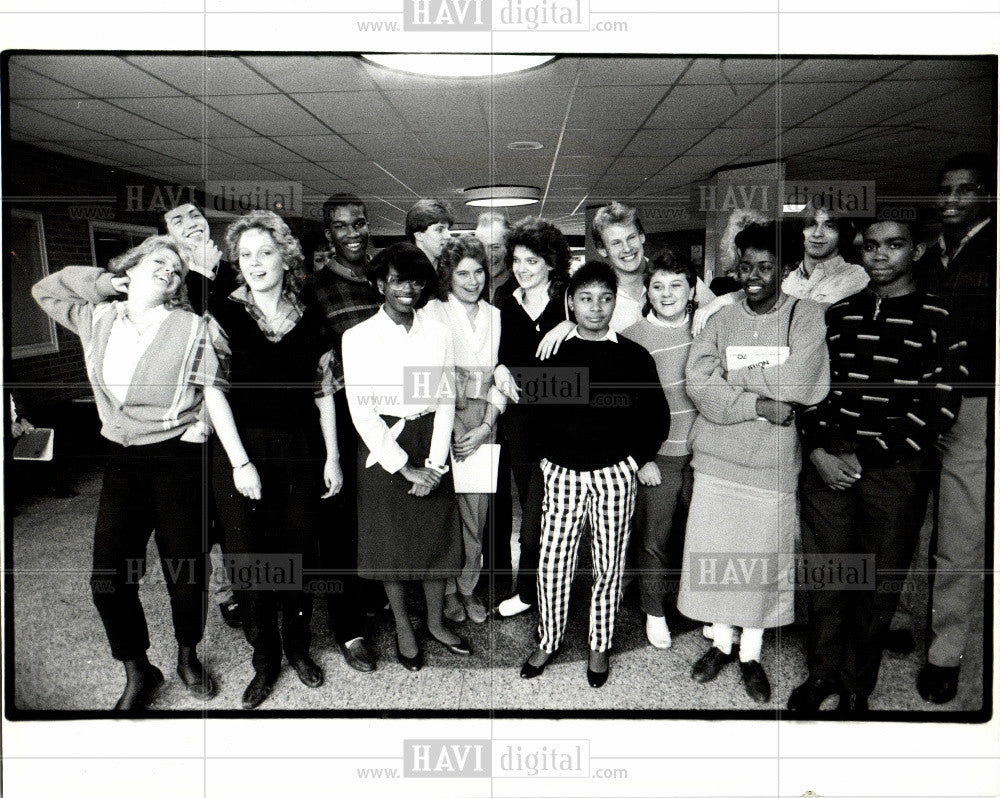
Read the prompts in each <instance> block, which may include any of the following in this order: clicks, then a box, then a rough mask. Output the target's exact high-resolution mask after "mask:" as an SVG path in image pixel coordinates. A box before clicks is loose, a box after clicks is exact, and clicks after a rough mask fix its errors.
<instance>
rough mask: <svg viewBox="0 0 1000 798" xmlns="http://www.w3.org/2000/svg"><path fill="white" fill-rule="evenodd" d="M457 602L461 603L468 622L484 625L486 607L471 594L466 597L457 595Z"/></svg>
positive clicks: (462, 594)
mask: <svg viewBox="0 0 1000 798" xmlns="http://www.w3.org/2000/svg"><path fill="white" fill-rule="evenodd" d="M458 600H459V601H461V602H462V606H464V607H465V614H466V615H467V616H468V618H469V620H470V621H472V622H473V623H486V617H487V613H486V607H484V606H483V605H482V603H481V602H480V601H479V599H477V598H476V597H475V596H474V595H472V594H471V593H470V594H469V595H466V594H465V593H459V594H458Z"/></svg>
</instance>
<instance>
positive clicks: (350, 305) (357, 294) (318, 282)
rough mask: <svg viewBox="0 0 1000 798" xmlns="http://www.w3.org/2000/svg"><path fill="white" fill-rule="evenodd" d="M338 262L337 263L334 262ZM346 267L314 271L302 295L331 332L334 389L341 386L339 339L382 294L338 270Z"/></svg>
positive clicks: (375, 305) (368, 313)
mask: <svg viewBox="0 0 1000 798" xmlns="http://www.w3.org/2000/svg"><path fill="white" fill-rule="evenodd" d="M336 265H339V264H336ZM344 271H346V270H345V269H343V268H341V269H336V270H335V269H334V268H330V267H328V268H326V269H321V270H320V271H318V272H315V273H314V274H313V275H312V279H311V280H310V281H309V283H307V285H306V288H305V290H304V291H303V296H304V298H305V301H306V302H307V303H310V304H312V303H314V304H315V305H316V306H317V307H318V308H319V309H320V310H321V311H322V312H323V315H324V316H325V317H326V324H327V329H328V330H329V331H330V332H331V333H332V335H333V341H334V343H333V352H334V358H333V364H332V367H333V376H332V386H333V390H334V391H339V390H340V389H342V388H343V387H344V367H343V357H342V349H341V341H342V339H343V337H344V333H345V332H347V330H349V329H351V328H352V327H354V326H356V325H358V324H360V323H361V322H363V321H366V320H368V319H370V318H371V317H372V316H374V315H375V314H376V313H378V309H379V308H380V307H381V306H382V297H381V295H380V294H379V293H378V291H376V290H375V289H374V288H372V286H371V284H370V283H368V281H367V280H364V281H361V280H353V279H350V278H348V277H346V276H344V275H343V274H341V272H344Z"/></svg>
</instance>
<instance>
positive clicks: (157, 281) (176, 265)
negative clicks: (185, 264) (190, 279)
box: [127, 249, 182, 305]
mask: <svg viewBox="0 0 1000 798" xmlns="http://www.w3.org/2000/svg"><path fill="white" fill-rule="evenodd" d="M127 274H128V296H129V299H141V300H143V301H146V302H148V303H149V304H151V305H160V304H163V303H164V302H166V301H167V300H168V299H170V298H171V297H173V296H174V295H175V294H176V293H177V292H178V291H179V290H180V287H181V281H182V277H181V275H182V268H181V260H180V258H178V257H177V253H176V252H174V251H173V250H171V249H155V250H153V251H152V252H150V253H149V254H148V255H144V256H143V257H142V258H141V259H140V260H139V262H138V263H136V264H135V266H133V267H132V268H131V269H129V270H128V272H127Z"/></svg>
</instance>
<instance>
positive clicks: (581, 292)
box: [569, 281, 615, 338]
mask: <svg viewBox="0 0 1000 798" xmlns="http://www.w3.org/2000/svg"><path fill="white" fill-rule="evenodd" d="M569 308H570V310H572V311H573V313H574V314H575V315H576V325H577V327H578V328H579V329H580V332H581V334H582V335H583V337H590V338H600V337H601V336H603V335H605V334H607V332H608V327H609V325H610V324H611V316H612V315H613V314H614V312H615V292H614V291H613V290H611V286H609V285H606V284H604V283H603V282H597V281H595V282H592V283H584V284H583V285H581V286H580V287H579V288H577V289H576V290H575V291H574V292H573V293H572V295H571V296H570V298H569Z"/></svg>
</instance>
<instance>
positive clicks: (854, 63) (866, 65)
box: [782, 56, 909, 83]
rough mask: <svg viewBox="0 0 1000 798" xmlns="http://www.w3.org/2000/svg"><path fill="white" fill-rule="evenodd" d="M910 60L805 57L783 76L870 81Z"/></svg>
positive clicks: (791, 80)
mask: <svg viewBox="0 0 1000 798" xmlns="http://www.w3.org/2000/svg"><path fill="white" fill-rule="evenodd" d="M907 63H909V62H908V61H899V60H892V59H885V60H883V59H879V58H858V57H857V56H846V57H844V58H803V59H802V61H801V62H800V63H799V65H798V66H796V67H795V68H794V69H791V70H789V71H788V72H786V73H785V75H784V76H783V77H782V81H784V82H786V83H812V82H814V81H830V80H842V81H869V80H878V79H879V78H881V77H882V76H883V75H887V74H888V73H889V72H892V71H893V70H894V69H899V68H900V67H902V66H905V65H906V64H907Z"/></svg>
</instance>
